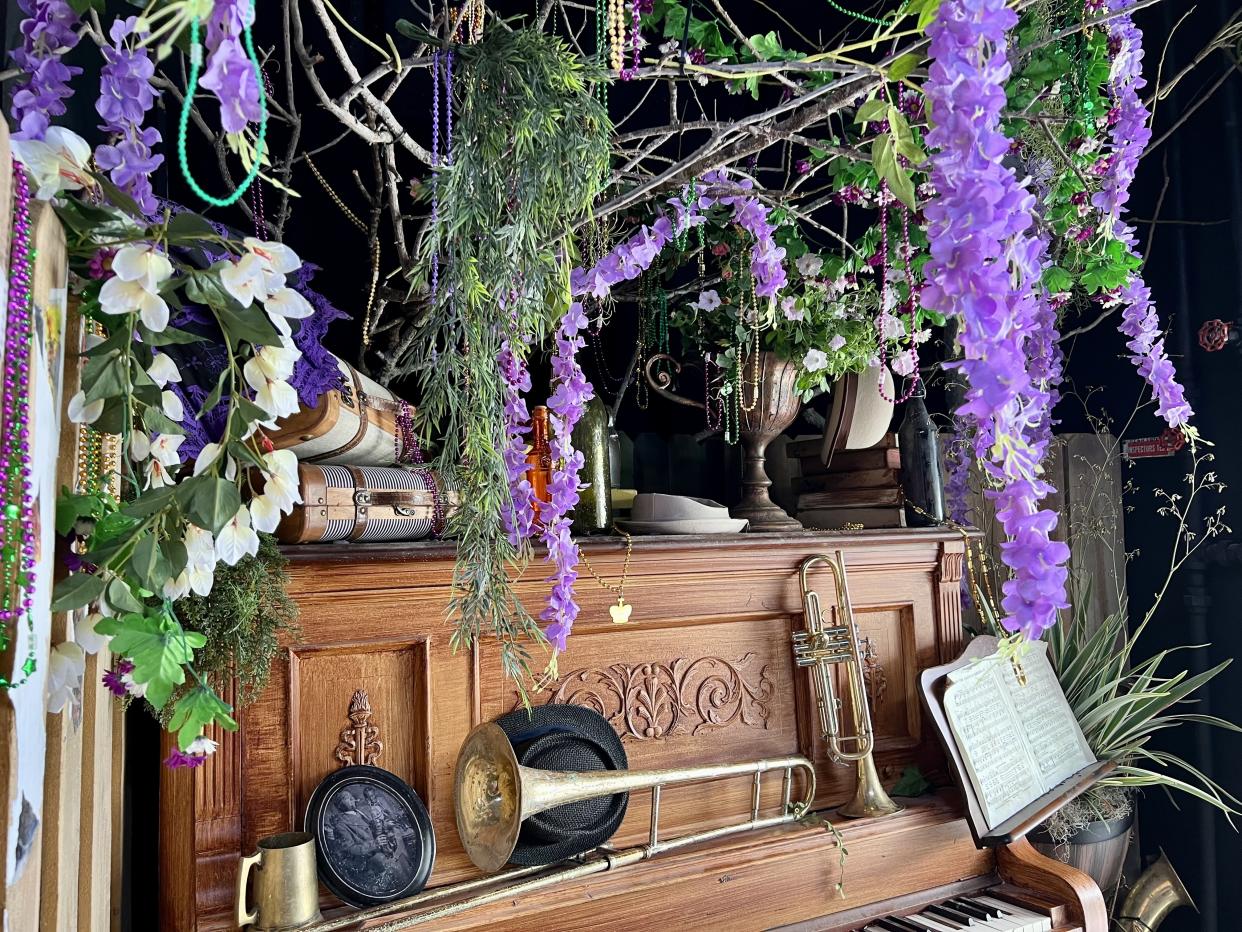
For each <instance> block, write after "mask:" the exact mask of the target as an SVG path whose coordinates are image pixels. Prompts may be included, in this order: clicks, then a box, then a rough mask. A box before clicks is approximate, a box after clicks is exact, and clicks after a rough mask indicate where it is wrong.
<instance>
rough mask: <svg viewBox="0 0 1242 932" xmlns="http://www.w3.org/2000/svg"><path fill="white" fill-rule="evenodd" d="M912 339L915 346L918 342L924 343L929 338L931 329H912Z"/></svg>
mask: <svg viewBox="0 0 1242 932" xmlns="http://www.w3.org/2000/svg"><path fill="white" fill-rule="evenodd" d="M913 339H914V343H915V345H916V346H917V345H919V344H920V343H926V342H927V341H928V340H930V339H931V331H930V330H927V329H924V330H916V331H914V337H913Z"/></svg>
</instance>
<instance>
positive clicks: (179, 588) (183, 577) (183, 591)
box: [164, 566, 190, 602]
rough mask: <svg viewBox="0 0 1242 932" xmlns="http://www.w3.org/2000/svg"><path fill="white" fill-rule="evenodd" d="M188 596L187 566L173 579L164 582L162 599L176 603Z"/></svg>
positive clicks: (188, 578) (188, 577) (188, 569)
mask: <svg viewBox="0 0 1242 932" xmlns="http://www.w3.org/2000/svg"><path fill="white" fill-rule="evenodd" d="M189 594H190V568H189V567H188V566H187V567H186V568H185V569H183V570H182V571H181V572H180V573H178V574H177V577H176V578H175V579H167V580H165V581H164V598H166V599H172V601H174V602H175V601H177V600H178V599H181V598H185V596H187V595H189Z"/></svg>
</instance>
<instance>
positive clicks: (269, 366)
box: [242, 346, 302, 388]
mask: <svg viewBox="0 0 1242 932" xmlns="http://www.w3.org/2000/svg"><path fill="white" fill-rule="evenodd" d="M301 358H302V352H301V350H299V349H297V348H296V347H292V348H291V347H287V346H260V347H258V348H257V349H256V350H255V353H254V355H253V356H252V357H250V358H249V359H247V360H246V364H245V365H244V366H242V375H244V376H245V377H246V382H247V383H248V384H249V385H250V387H251V388H257V387H258V386H260V385H262V384H263V383H264V382H266V381H268V380H272V379H274V380H276V381H281V382H283V381H284V380H285V379H288V378H289V377H290V376H291V375H293V366H294V364H295V363H296V362H297V361H298V360H299V359H301Z"/></svg>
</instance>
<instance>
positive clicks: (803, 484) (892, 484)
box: [794, 469, 901, 492]
mask: <svg viewBox="0 0 1242 932" xmlns="http://www.w3.org/2000/svg"><path fill="white" fill-rule="evenodd" d="M900 480H901V474H900V472H898V470H896V469H859V470H857V471H856V472H830V473H825V474H824V475H822V476H802V477H800V478H798V479H795V480H794V491H795V492H832V491H835V490H837V489H892V488H896V487H897V486H898V485H900V484H901V481H900Z"/></svg>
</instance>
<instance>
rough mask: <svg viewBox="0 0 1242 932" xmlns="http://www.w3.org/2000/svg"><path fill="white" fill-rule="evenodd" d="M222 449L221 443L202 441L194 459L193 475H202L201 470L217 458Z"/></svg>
mask: <svg viewBox="0 0 1242 932" xmlns="http://www.w3.org/2000/svg"><path fill="white" fill-rule="evenodd" d="M223 450H224V446H223V445H222V444H219V443H204V444H203V449H202V450H200V451H199V454H198V458H197V459H195V460H194V475H196V476H200V475H202V474H203V471H204V470H205V469H206V468H207V467H208V466H210V465H211V464H212V463H214V462H215V461H216V460H217V459H218V458H219V456H220V453H221V451H223Z"/></svg>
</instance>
